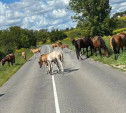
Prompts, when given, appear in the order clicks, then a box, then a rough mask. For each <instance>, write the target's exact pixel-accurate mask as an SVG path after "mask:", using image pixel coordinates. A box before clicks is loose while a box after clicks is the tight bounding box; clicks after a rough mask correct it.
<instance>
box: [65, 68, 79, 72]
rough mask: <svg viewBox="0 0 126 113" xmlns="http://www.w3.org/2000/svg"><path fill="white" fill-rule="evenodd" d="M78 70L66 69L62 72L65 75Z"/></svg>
mask: <svg viewBox="0 0 126 113" xmlns="http://www.w3.org/2000/svg"><path fill="white" fill-rule="evenodd" d="M78 70H79V69H72V68H67V69H64V72H66V73H71V72H74V71H78Z"/></svg>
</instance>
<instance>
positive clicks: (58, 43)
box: [51, 41, 62, 49]
mask: <svg viewBox="0 0 126 113" xmlns="http://www.w3.org/2000/svg"><path fill="white" fill-rule="evenodd" d="M61 45H62V42H61V41H59V42H57V43H53V44H52V45H51V47H52V48H53V49H54V48H55V47H59V46H61Z"/></svg>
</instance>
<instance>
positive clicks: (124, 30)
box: [113, 28, 126, 34]
mask: <svg viewBox="0 0 126 113" xmlns="http://www.w3.org/2000/svg"><path fill="white" fill-rule="evenodd" d="M121 32H126V28H122V29H116V30H114V31H113V34H118V33H121Z"/></svg>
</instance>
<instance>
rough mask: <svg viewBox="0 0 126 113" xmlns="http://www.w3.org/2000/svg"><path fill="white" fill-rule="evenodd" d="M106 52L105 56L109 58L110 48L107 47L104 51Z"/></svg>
mask: <svg viewBox="0 0 126 113" xmlns="http://www.w3.org/2000/svg"><path fill="white" fill-rule="evenodd" d="M104 52H105V56H106V57H108V56H109V51H108V48H107V47H106V49H105V50H104Z"/></svg>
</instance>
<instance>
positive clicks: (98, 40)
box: [92, 36, 109, 57]
mask: <svg viewBox="0 0 126 113" xmlns="http://www.w3.org/2000/svg"><path fill="white" fill-rule="evenodd" d="M92 41H93V45H94V51H95V53H96V56H97V49H98V50H99V54H100V55H101V57H102V52H101V49H104V52H105V55H106V56H107V57H108V56H109V52H108V48H107V46H106V44H105V41H104V40H103V39H102V37H101V36H95V37H94V38H93V39H92Z"/></svg>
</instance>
